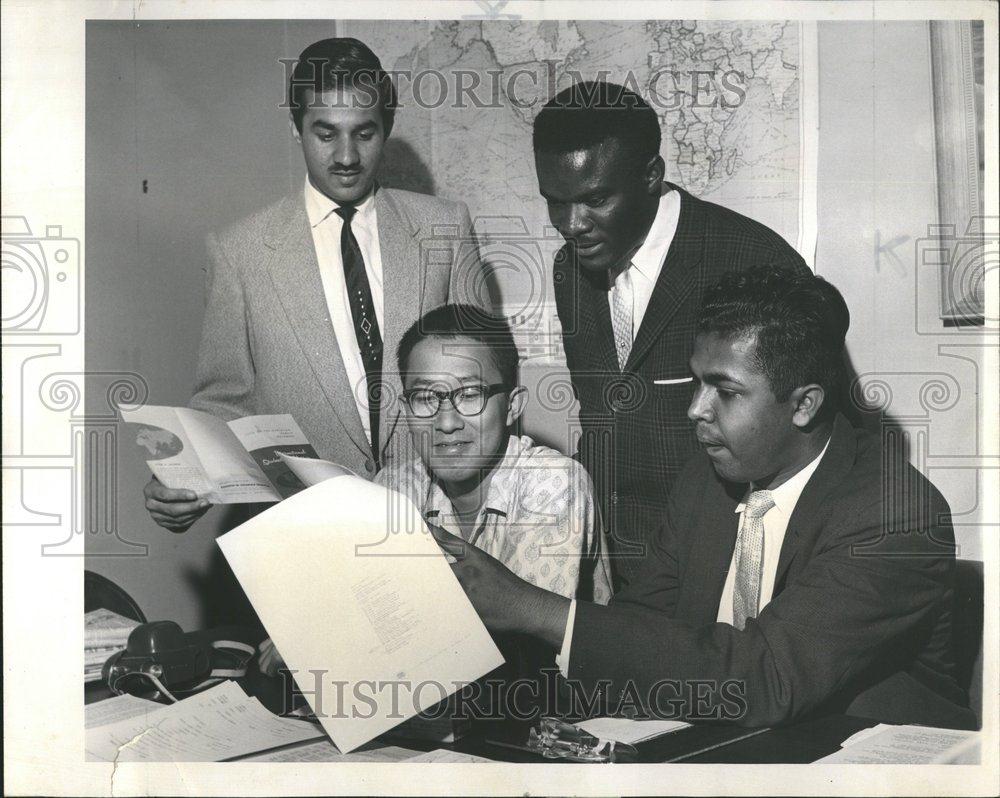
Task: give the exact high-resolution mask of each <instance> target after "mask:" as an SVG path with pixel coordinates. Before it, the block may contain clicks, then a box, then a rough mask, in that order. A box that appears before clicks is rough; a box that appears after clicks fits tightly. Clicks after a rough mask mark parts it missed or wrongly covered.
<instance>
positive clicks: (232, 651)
mask: <svg viewBox="0 0 1000 798" xmlns="http://www.w3.org/2000/svg"><path fill="white" fill-rule="evenodd" d="M237 652H240V653H237ZM253 654H254V648H253V647H252V646H248V645H246V644H245V643H237V642H235V641H233V640H214V641H210V642H204V641H203V640H198V639H196V638H192V636H191V635H188V634H185V633H184V632H183V631H182V630H181V628H180V626H178V625H177V624H176V623H174V622H173V621H153V622H152V623H144V624H141V625H140V626H137V627H136V628H135V629H133V630H132V633H131V634H130V635H129V636H128V643H127V644H126V646H125V650H124V651H119V652H118V653H117V654H115V655H113V656H112V657H111V658H110V659H108V661H107V662H105V663H104V668H103V670H102V672H101V676H102V678H103V679H104V681H105V682H106V683H107V685H108V687H109V688H110V689H111V692H113V693H115V694H116V695H121V694H122V693H130V694H132V695H140V696H143V697H147V698H152V699H153V700H161V699H162V698H166V699H168V700H169V701H177V700H178V699H177V698H176V697H175V695H174V693H194V692H198V691H199V690H202V689H204V688H206V687H209V686H210V685H213V684H215V683H216V682H219V681H221V680H222V679H226V678H239V677H241V676H244V675H245V674H246V669H247V665H249V663H250V660H251V659H252V658H253ZM226 658H229V659H231V660H233V661H232V662H230V663H228V664H229V665H230V666H232V667H213V666H214V665H215V664H216V663H217V661H218V660H219V659H226ZM219 664H222V663H219ZM150 692H152V695H149V694H150Z"/></svg>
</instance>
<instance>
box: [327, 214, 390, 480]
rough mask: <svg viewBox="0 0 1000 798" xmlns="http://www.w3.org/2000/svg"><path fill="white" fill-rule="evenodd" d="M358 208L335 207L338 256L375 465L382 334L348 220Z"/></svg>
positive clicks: (363, 263)
mask: <svg viewBox="0 0 1000 798" xmlns="http://www.w3.org/2000/svg"><path fill="white" fill-rule="evenodd" d="M357 210H358V209H357V208H355V207H354V206H353V205H344V206H342V207H340V208H337V209H336V213H337V215H338V216H339V217H340V218H341V219H343V220H344V225H343V227H342V228H341V230H340V256H341V259H342V260H343V262H344V280H345V282H346V283H347V296H348V298H349V299H350V302H351V316H352V317H353V318H354V335H355V336H356V337H357V339H358V349H360V350H361V360H362V362H363V363H364V365H365V376H366V378H367V383H368V384H367V389H368V420H369V424H370V426H371V447H372V457H374V458H375V467H376V468H377V467H378V464H379V457H378V451H379V447H378V417H379V407H380V405H381V404H382V387H381V385H382V334H381V332H380V331H379V328H378V318H377V317H376V316H375V302H374V301H373V300H372V289H371V286H370V285H369V284H368V273H367V272H366V271H365V258H364V256H363V255H362V254H361V247H360V246H358V240H357V239H356V238H355V237H354V232H353V231H352V230H351V219H353V218H354V214H355V213H356V212H357Z"/></svg>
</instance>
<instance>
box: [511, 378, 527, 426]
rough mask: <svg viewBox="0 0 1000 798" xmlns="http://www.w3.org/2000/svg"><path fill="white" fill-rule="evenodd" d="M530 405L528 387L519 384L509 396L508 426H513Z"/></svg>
mask: <svg viewBox="0 0 1000 798" xmlns="http://www.w3.org/2000/svg"><path fill="white" fill-rule="evenodd" d="M527 406H528V389H527V388H525V387H524V386H522V385H518V386H517V387H516V388H515V389H514V390H513V391H511V392H510V394H509V395H508V398H507V426H508V427H510V426H513V424H514V422H515V421H517V420H518V419H519V418H520V417H521V415H522V414H523V413H524V408H525V407H527Z"/></svg>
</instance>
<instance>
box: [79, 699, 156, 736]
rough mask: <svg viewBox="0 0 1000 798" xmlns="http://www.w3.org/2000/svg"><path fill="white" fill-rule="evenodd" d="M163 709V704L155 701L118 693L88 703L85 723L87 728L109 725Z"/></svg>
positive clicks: (84, 711) (85, 711)
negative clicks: (102, 699) (112, 696)
mask: <svg viewBox="0 0 1000 798" xmlns="http://www.w3.org/2000/svg"><path fill="white" fill-rule="evenodd" d="M161 709H163V704H158V703H156V702H155V701H149V700H147V699H145V698H136V697H135V696H134V695H129V694H128V693H126V694H125V695H116V696H115V697H114V698H108V699H105V700H104V701H95V702H94V703H93V704H87V705H86V706H85V707H84V708H83V725H84V728H87V729H91V728H93V727H95V726H107V725H108V724H111V723H117V722H118V721H121V720H126V719H128V718H135V717H138V716H140V715H148V714H149V713H150V712H157V711H158V710H161Z"/></svg>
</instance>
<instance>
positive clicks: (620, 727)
mask: <svg viewBox="0 0 1000 798" xmlns="http://www.w3.org/2000/svg"><path fill="white" fill-rule="evenodd" d="M690 725H691V724H690V723H685V722H684V721H680V720H629V719H628V718H590V719H589V720H584V721H581V722H579V723H577V724H576V727H577V728H578V729H583V730H584V731H585V732H588V733H590V734H593V735H594V736H595V737H597V738H599V739H601V740H614V741H615V742H618V743H627V744H629V745H634V744H635V743H641V742H642V741H643V740H651V739H653V738H654V737H659V736H660V735H661V734H669V733H670V732H675V731H677V730H679V729H685V728H687V727H688V726H690Z"/></svg>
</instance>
